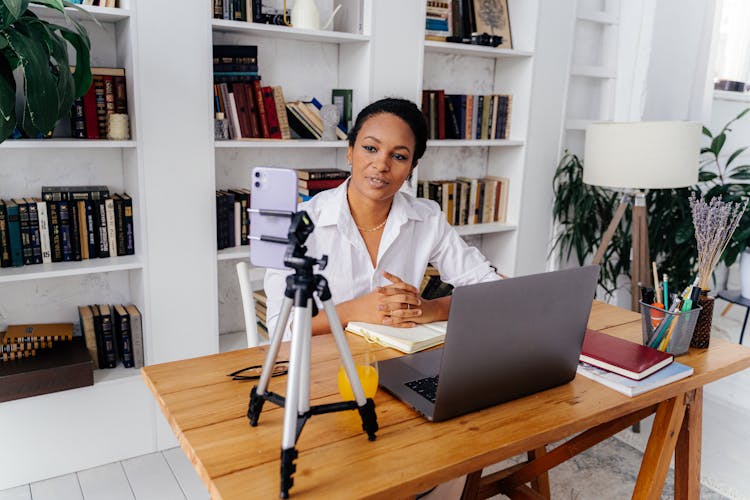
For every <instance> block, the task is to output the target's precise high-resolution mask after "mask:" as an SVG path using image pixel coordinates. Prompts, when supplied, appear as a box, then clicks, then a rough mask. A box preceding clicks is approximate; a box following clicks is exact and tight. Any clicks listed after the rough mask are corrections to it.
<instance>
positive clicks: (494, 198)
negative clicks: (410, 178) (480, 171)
mask: <svg viewBox="0 0 750 500" xmlns="http://www.w3.org/2000/svg"><path fill="white" fill-rule="evenodd" d="M509 185H510V179H508V178H507V177H494V176H485V177H482V178H469V177H458V178H456V179H455V180H436V181H419V183H418V184H417V197H418V198H427V199H430V200H433V201H435V202H437V204H438V205H440V207H441V208H442V210H443V213H445V217H446V219H447V220H448V223H449V224H451V225H454V226H462V225H466V224H483V223H488V222H506V220H507V212H508V189H509Z"/></svg>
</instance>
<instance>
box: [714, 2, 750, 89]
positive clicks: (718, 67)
mask: <svg viewBox="0 0 750 500" xmlns="http://www.w3.org/2000/svg"><path fill="white" fill-rule="evenodd" d="M718 15H719V16H720V17H719V28H718V29H719V31H718V33H717V35H716V36H717V37H718V38H717V46H716V58H715V60H714V79H715V80H716V81H718V80H733V81H739V82H745V83H750V29H748V19H750V2H748V1H747V0H723V2H721V3H720V5H719V10H718Z"/></svg>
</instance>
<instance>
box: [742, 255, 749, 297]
mask: <svg viewBox="0 0 750 500" xmlns="http://www.w3.org/2000/svg"><path fill="white" fill-rule="evenodd" d="M740 295H742V296H743V297H744V298H746V299H750V252H748V251H747V250H745V251H744V252H742V255H741V256H740Z"/></svg>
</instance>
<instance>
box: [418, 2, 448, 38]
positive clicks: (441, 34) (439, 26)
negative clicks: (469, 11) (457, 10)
mask: <svg viewBox="0 0 750 500" xmlns="http://www.w3.org/2000/svg"><path fill="white" fill-rule="evenodd" d="M451 14H452V12H451V4H450V2H448V1H440V0H427V11H426V18H425V31H424V34H425V40H435V41H441V42H444V41H445V40H446V39H447V38H448V37H449V36H452V35H453V26H452V24H453V18H452V15H451Z"/></svg>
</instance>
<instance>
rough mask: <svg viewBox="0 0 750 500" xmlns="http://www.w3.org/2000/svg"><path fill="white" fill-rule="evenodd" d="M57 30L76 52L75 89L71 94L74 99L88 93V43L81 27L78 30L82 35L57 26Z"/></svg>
mask: <svg viewBox="0 0 750 500" xmlns="http://www.w3.org/2000/svg"><path fill="white" fill-rule="evenodd" d="M79 26H80V25H79ZM58 28H59V31H60V35H62V37H63V38H64V39H65V40H67V41H68V42H70V44H71V45H72V46H73V48H75V50H76V69H75V72H74V73H73V80H74V82H75V89H74V92H73V94H74V96H75V97H80V96H82V95H83V94H85V93H86V91H88V89H89V87H91V82H92V80H93V77H92V75H91V53H90V50H89V47H90V41H89V38H88V36H87V35H86V31H85V29H84V28H83V27H82V26H80V28H81V30H83V35H81V33H80V32H78V33H76V32H73V31H71V30H69V29H68V28H65V27H64V26H59V27H58Z"/></svg>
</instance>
